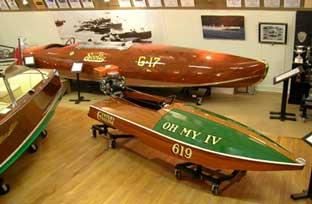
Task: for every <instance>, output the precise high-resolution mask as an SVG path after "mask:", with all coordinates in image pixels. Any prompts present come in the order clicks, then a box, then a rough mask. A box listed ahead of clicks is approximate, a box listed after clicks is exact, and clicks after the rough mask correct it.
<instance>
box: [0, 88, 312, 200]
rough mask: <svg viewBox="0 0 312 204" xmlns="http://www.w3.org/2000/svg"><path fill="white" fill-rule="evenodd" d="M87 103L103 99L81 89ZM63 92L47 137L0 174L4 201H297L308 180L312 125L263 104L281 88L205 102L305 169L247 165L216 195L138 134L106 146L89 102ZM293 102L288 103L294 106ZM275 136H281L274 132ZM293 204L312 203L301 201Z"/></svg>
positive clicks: (275, 99)
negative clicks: (275, 117) (276, 115)
mask: <svg viewBox="0 0 312 204" xmlns="http://www.w3.org/2000/svg"><path fill="white" fill-rule="evenodd" d="M84 95H85V96H87V98H91V99H92V101H91V102H90V103H94V102H95V101H96V100H99V99H101V98H103V96H98V95H94V94H84ZM74 96H75V95H73V94H71V95H67V96H65V98H64V99H63V101H62V102H61V104H60V106H59V107H58V108H57V111H56V115H55V117H54V118H53V120H52V121H51V123H50V124H49V126H48V129H47V130H48V134H49V135H48V137H47V138H46V139H41V138H39V139H38V141H37V144H38V145H39V150H38V151H37V152H36V153H35V154H28V153H26V154H25V155H23V157H22V158H21V159H20V160H19V161H17V162H16V163H15V164H14V165H13V166H12V167H11V168H10V169H9V170H8V171H7V172H5V174H4V175H3V177H4V179H5V181H6V182H7V183H9V184H10V186H11V192H10V193H9V194H7V195H5V196H1V197H0V203H1V204H41V203H44V204H56V203H57V204H61V203H62V204H80V203H83V204H85V203H88V204H89V203H90V204H91V203H92V204H103V203H114V204H115V203H135V204H137V203H170V204H172V203H179V204H181V203H190V204H195V203H196V204H197V203H205V204H206V203H227V204H234V203H283V204H284V203H294V202H293V201H292V200H291V199H290V197H289V196H290V194H291V193H296V192H301V191H302V190H303V189H306V188H307V186H308V180H307V179H308V178H309V176H310V171H311V162H312V148H311V147H310V146H308V145H307V144H306V143H304V142H303V141H301V140H300V139H298V138H300V137H302V136H303V135H304V134H306V133H308V132H309V131H311V130H312V121H308V122H306V123H303V122H302V121H297V122H284V123H283V122H280V121H270V120H269V119H268V111H270V110H274V109H278V108H279V100H280V98H279V95H278V94H268V93H261V94H257V95H255V96H250V95H239V96H232V97H230V96H222V95H216V96H214V97H211V98H210V99H209V100H208V101H205V104H204V105H203V106H202V107H204V108H207V109H209V110H213V111H215V112H217V113H221V114H225V115H228V116H230V117H232V118H235V119H239V120H240V121H243V122H244V123H246V124H248V125H250V126H252V127H255V128H256V129H260V130H261V131H263V132H265V133H267V134H268V135H269V136H270V137H271V138H273V139H275V140H278V141H279V142H280V143H281V144H282V145H284V146H286V147H287V148H288V149H289V150H290V151H292V152H294V153H295V154H296V156H298V157H299V156H300V157H303V158H305V159H306V160H307V165H306V167H305V169H304V170H302V171H293V172H291V171H287V172H248V173H247V175H246V176H245V177H243V178H242V179H241V180H240V181H238V182H236V183H233V184H231V185H222V186H221V188H225V189H224V190H223V191H222V192H221V195H220V196H214V195H212V194H211V193H210V190H209V189H210V186H209V184H206V183H203V182H198V181H194V180H192V179H191V178H189V177H187V178H185V179H184V180H181V181H178V180H176V178H175V176H174V174H173V170H174V166H173V164H174V163H176V161H175V160H174V159H171V158H167V157H165V156H164V155H161V154H159V153H157V152H156V151H155V150H152V149H150V148H148V147H146V146H144V145H143V144H141V143H140V142H139V141H138V140H135V139H132V140H124V141H121V143H118V148H117V149H114V150H113V149H108V148H107V143H106V140H105V139H104V138H101V137H98V138H92V137H91V132H90V126H91V125H92V124H93V123H94V122H95V121H93V120H92V119H90V118H88V117H87V115H86V114H87V111H88V105H89V104H90V103H84V104H81V105H74V104H72V103H69V102H68V99H69V98H73V97H74ZM296 108H297V107H296V106H290V107H289V109H290V110H291V111H296ZM274 135H279V136H280V137H276V136H274ZM296 203H305V204H306V203H311V200H301V201H297V202H296Z"/></svg>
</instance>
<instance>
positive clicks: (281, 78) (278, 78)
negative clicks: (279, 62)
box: [273, 67, 302, 84]
mask: <svg viewBox="0 0 312 204" xmlns="http://www.w3.org/2000/svg"><path fill="white" fill-rule="evenodd" d="M301 72H302V68H301V67H297V68H295V69H291V70H289V71H287V72H284V73H282V74H280V75H278V76H276V77H274V79H273V83H274V84H277V83H280V82H282V81H284V80H285V79H288V78H290V77H293V76H295V75H297V74H299V73H301Z"/></svg>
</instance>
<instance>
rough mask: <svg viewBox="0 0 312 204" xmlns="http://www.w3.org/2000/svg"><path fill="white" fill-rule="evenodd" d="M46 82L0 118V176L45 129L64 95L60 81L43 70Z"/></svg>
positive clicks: (42, 82) (51, 71)
mask: <svg viewBox="0 0 312 204" xmlns="http://www.w3.org/2000/svg"><path fill="white" fill-rule="evenodd" d="M46 72H47V73H49V74H48V77H47V79H45V80H43V81H41V82H40V83H39V84H37V85H36V86H35V87H34V89H33V90H32V92H29V93H28V94H26V95H24V96H22V98H20V99H19V100H18V101H17V106H16V107H12V105H11V106H10V107H9V108H11V111H9V112H8V113H7V114H5V115H1V116H0V175H1V174H2V173H3V172H4V171H6V170H7V169H8V168H9V167H10V166H11V165H12V164H13V163H14V162H15V161H16V160H17V159H18V158H19V157H20V156H21V155H22V154H23V153H24V152H25V151H26V150H27V149H28V148H29V146H30V145H31V144H32V143H33V142H34V140H35V139H36V138H37V137H38V136H39V135H40V134H41V132H42V131H43V130H44V129H45V128H46V126H47V124H48V122H49V120H50V119H51V118H52V116H53V114H54V110H55V108H56V106H57V104H58V102H59V101H60V100H61V97H62V95H63V87H62V85H61V82H60V78H59V77H58V76H57V75H55V71H54V70H46Z"/></svg>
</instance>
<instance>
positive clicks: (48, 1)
mask: <svg viewBox="0 0 312 204" xmlns="http://www.w3.org/2000/svg"><path fill="white" fill-rule="evenodd" d="M45 3H46V4H47V7H48V8H49V9H57V8H58V7H57V4H56V2H55V0H45Z"/></svg>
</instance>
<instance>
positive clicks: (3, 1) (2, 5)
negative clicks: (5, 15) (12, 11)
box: [0, 0, 9, 10]
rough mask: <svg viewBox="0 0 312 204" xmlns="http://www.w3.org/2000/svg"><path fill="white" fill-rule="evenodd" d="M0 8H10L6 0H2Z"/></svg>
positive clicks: (0, 0)
mask: <svg viewBox="0 0 312 204" xmlns="http://www.w3.org/2000/svg"><path fill="white" fill-rule="evenodd" d="M0 10H9V7H8V5H7V4H6V2H5V0H0Z"/></svg>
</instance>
